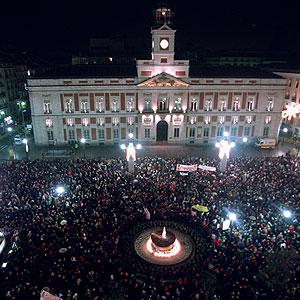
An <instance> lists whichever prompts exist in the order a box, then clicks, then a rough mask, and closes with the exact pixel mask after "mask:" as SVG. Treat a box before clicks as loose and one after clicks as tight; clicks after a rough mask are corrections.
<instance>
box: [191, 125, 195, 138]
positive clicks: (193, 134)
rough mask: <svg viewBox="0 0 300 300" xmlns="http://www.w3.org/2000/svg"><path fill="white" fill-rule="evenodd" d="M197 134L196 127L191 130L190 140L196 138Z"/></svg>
mask: <svg viewBox="0 0 300 300" xmlns="http://www.w3.org/2000/svg"><path fill="white" fill-rule="evenodd" d="M195 132H196V129H195V127H192V128H190V138H194V137H195Z"/></svg>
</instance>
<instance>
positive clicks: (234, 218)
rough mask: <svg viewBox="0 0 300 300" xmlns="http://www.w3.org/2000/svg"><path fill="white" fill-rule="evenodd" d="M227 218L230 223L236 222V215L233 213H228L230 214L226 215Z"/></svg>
mask: <svg viewBox="0 0 300 300" xmlns="http://www.w3.org/2000/svg"><path fill="white" fill-rule="evenodd" d="M228 218H229V220H230V221H231V222H233V221H236V214H235V213H233V212H230V213H229V214H228Z"/></svg>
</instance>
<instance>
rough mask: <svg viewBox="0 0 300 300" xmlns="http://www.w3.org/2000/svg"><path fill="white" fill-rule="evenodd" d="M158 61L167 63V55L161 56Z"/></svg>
mask: <svg viewBox="0 0 300 300" xmlns="http://www.w3.org/2000/svg"><path fill="white" fill-rule="evenodd" d="M160 63H162V64H166V63H168V58H167V57H161V58H160Z"/></svg>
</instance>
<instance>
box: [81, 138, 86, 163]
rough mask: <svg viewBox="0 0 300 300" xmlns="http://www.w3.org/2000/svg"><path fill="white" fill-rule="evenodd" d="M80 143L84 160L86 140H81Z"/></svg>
mask: <svg viewBox="0 0 300 300" xmlns="http://www.w3.org/2000/svg"><path fill="white" fill-rule="evenodd" d="M80 143H81V144H82V145H83V158H85V143H86V139H85V138H81V139H80Z"/></svg>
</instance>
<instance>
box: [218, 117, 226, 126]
mask: <svg viewBox="0 0 300 300" xmlns="http://www.w3.org/2000/svg"><path fill="white" fill-rule="evenodd" d="M224 122H225V116H219V123H220V124H223V123H224Z"/></svg>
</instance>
